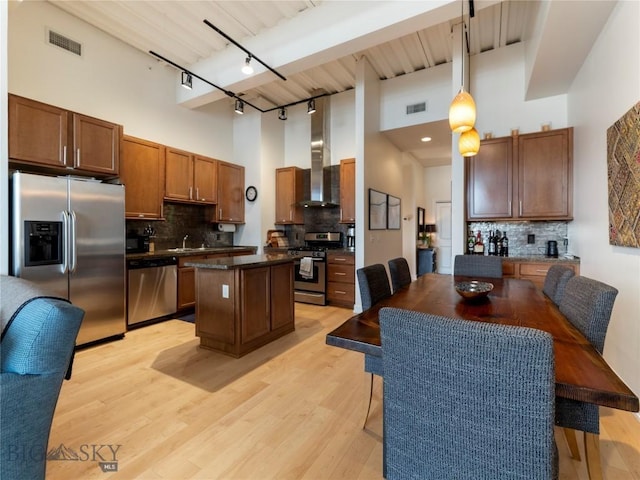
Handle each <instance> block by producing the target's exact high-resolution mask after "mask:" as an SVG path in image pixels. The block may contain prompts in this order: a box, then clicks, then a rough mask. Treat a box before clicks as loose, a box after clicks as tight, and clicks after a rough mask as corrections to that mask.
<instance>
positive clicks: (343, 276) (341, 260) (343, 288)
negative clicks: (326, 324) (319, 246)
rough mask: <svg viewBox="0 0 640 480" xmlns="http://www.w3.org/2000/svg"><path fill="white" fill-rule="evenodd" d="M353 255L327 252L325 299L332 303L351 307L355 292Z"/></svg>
mask: <svg viewBox="0 0 640 480" xmlns="http://www.w3.org/2000/svg"><path fill="white" fill-rule="evenodd" d="M355 283H356V274H355V255H353V254H352V253H337V252H328V255H327V300H328V301H329V303H330V304H332V305H340V306H343V307H349V308H353V305H354V303H355V294H356V285H355Z"/></svg>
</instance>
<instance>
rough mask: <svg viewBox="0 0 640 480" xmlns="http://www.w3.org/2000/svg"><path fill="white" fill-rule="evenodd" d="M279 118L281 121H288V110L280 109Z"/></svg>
mask: <svg viewBox="0 0 640 480" xmlns="http://www.w3.org/2000/svg"><path fill="white" fill-rule="evenodd" d="M278 118H279V119H280V120H286V119H287V109H286V108H284V107H282V108H281V109H280V111H279V112H278Z"/></svg>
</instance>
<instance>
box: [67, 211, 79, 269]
mask: <svg viewBox="0 0 640 480" xmlns="http://www.w3.org/2000/svg"><path fill="white" fill-rule="evenodd" d="M69 213H70V217H71V222H70V226H71V228H70V229H69V232H70V233H71V235H70V236H69V250H70V253H71V255H70V256H71V262H70V264H69V272H71V273H73V272H75V271H76V267H77V266H78V252H77V249H76V223H77V219H76V212H74V211H73V210H71V212H69Z"/></svg>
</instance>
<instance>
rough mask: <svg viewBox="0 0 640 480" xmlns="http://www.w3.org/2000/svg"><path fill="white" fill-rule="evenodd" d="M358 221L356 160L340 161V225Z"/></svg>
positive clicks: (346, 159)
mask: <svg viewBox="0 0 640 480" xmlns="http://www.w3.org/2000/svg"><path fill="white" fill-rule="evenodd" d="M355 221H356V159H355V158H345V159H344V160H340V223H355Z"/></svg>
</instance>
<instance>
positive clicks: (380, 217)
mask: <svg viewBox="0 0 640 480" xmlns="http://www.w3.org/2000/svg"><path fill="white" fill-rule="evenodd" d="M386 228H387V194H386V193H382V192H379V191H377V190H374V189H373V188H370V189H369V230H385V229H386Z"/></svg>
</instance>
